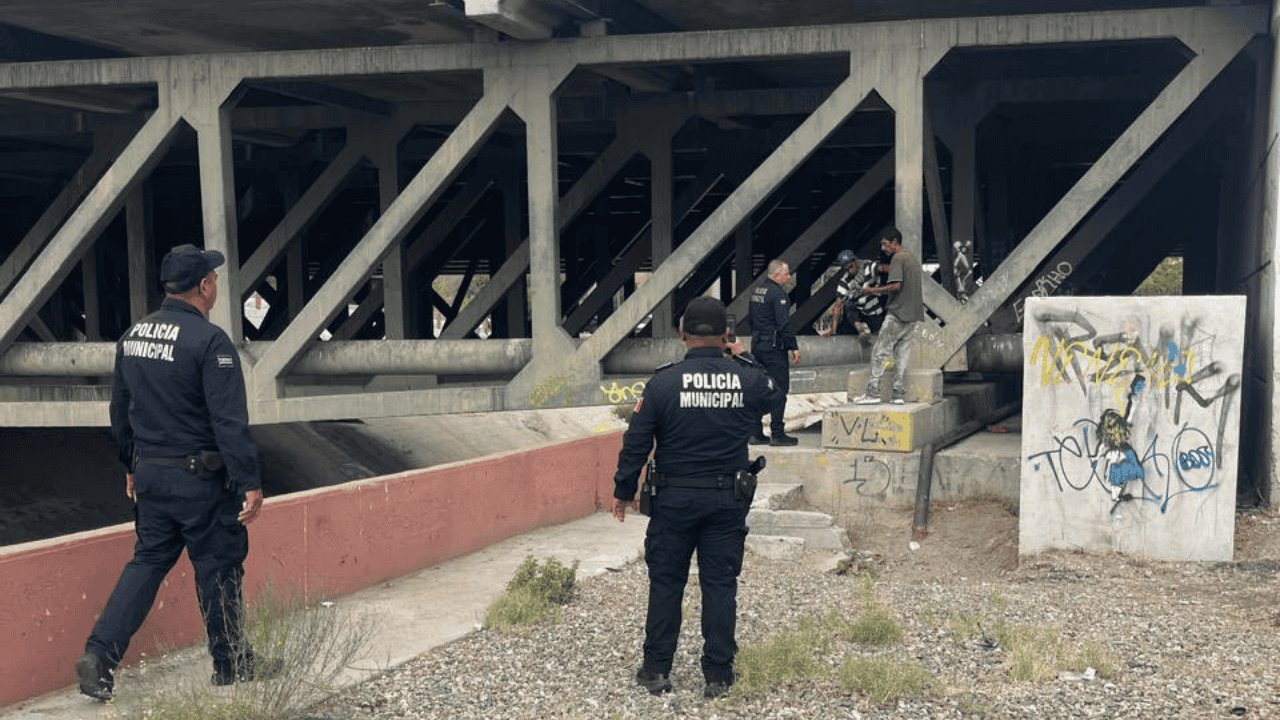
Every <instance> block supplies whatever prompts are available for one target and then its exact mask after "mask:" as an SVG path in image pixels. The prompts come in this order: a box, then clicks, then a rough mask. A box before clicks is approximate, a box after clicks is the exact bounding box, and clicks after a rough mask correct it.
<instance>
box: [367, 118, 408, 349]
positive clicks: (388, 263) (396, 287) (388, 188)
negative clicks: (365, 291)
mask: <svg viewBox="0 0 1280 720" xmlns="http://www.w3.org/2000/svg"><path fill="white" fill-rule="evenodd" d="M397 141H398V138H397V139H394V140H392V141H391V143H390V144H384V145H382V146H381V147H379V148H378V149H377V151H376V152H375V153H374V154H373V164H374V167H375V168H376V169H377V171H378V214H382V213H385V212H386V211H387V208H389V207H391V203H393V202H395V201H396V196H397V195H399V194H400V163H399V157H398V152H397V150H398V147H397V145H398V142H397ZM407 269H408V268H407V267H406V266H405V247H404V243H403V242H396V243H393V244H392V245H391V249H390V250H389V251H387V256H386V257H384V258H383V259H382V303H383V305H382V317H383V320H384V322H385V323H386V328H385V332H386V335H387V339H388V340H404V339H405V337H407V336H406V335H405V315H406V312H405V310H406V307H407V305H406V302H407V300H408V298H407V295H406V293H405V282H406V270H407Z"/></svg>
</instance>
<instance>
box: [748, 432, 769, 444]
mask: <svg viewBox="0 0 1280 720" xmlns="http://www.w3.org/2000/svg"><path fill="white" fill-rule="evenodd" d="M747 444H748V445H768V444H769V438H767V437H765V436H764V433H762V432H760V431H759V430H757V431H756V434H755V435H752V436H751V437H750V438H748V439H747Z"/></svg>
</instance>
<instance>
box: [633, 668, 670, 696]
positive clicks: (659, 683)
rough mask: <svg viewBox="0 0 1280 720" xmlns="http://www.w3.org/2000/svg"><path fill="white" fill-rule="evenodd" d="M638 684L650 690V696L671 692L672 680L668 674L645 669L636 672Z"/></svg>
mask: <svg viewBox="0 0 1280 720" xmlns="http://www.w3.org/2000/svg"><path fill="white" fill-rule="evenodd" d="M636 683H637V684H638V685H640V686H641V687H643V688H644V689H645V690H648V691H649V694H650V695H661V694H663V693H669V692H671V678H669V677H667V675H666V673H656V672H650V671H649V670H647V669H645V668H644V667H641V668H640V669H639V670H636Z"/></svg>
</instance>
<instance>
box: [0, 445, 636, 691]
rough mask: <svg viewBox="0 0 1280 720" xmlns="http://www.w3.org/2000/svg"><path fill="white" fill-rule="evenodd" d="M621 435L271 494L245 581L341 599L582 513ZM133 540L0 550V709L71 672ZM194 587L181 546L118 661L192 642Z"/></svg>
mask: <svg viewBox="0 0 1280 720" xmlns="http://www.w3.org/2000/svg"><path fill="white" fill-rule="evenodd" d="M620 445H621V433H611V434H608V435H600V436H596V437H590V438H585V439H582V440H575V441H572V442H568V443H563V444H560V445H553V446H548V447H542V448H537V449H533V450H527V451H517V452H512V453H506V454H503V455H496V456H490V457H487V458H482V459H479V460H473V461H468V462H464V463H454V464H450V465H442V466H439V467H434V468H430V469H427V470H414V471H410V472H406V473H401V474H399V475H389V476H386V477H381V478H373V479H369V480H362V481H360V482H354V483H348V484H346V485H340V486H337V487H331V488H323V489H319V490H312V491H308V492H305V493H298V494H295V495H289V496H287V497H283V498H278V499H272V500H268V501H267V504H266V507H265V508H264V511H263V513H262V515H261V516H260V517H259V518H258V520H257V521H256V522H255V523H254V524H253V525H251V526H250V529H249V543H250V550H249V559H248V561H247V562H246V566H245V570H246V587H247V588H249V589H250V596H252V588H254V587H257V586H259V585H260V584H262V583H264V582H270V583H271V584H272V585H273V586H274V587H275V588H276V590H277V591H281V590H284V591H286V592H287V591H290V590H302V591H304V592H305V593H306V595H307V597H308V598H311V599H317V598H321V597H331V596H336V595H342V594H344V593H349V592H353V591H355V590H359V589H361V588H365V587H368V586H370V585H373V584H376V583H379V582H382V581H384V580H389V579H391V578H395V577H399V576H401V575H407V574H409V573H411V572H414V571H415V570H418V569H420V568H423V567H427V566H429V565H433V564H436V563H439V562H442V561H444V560H448V559H450V558H454V557H458V556H460V555H464V554H466V553H468V552H472V551H475V550H479V549H481V548H483V547H486V546H488V545H491V544H493V543H495V542H497V541H499V540H503V539H506V538H509V537H512V536H514V535H519V534H521V533H524V532H527V531H529V530H533V529H535V528H539V527H544V526H547V525H554V524H557V523H562V522H566V521H569V520H573V519H576V518H579V517H583V516H585V515H589V514H591V513H592V512H594V511H595V510H596V509H597V508H598V507H602V506H603V504H604V502H605V501H606V499H607V498H609V497H610V496H611V495H612V493H613V469H614V467H615V463H616V461H617V455H618V449H619V447H620ZM133 540H134V536H133V526H132V525H117V526H114V527H110V528H104V529H101V530H94V531H90V532H84V533H77V534H75V535H68V536H65V537H60V538H56V539H52V540H43V541H38V542H33V543H24V544H21V545H13V546H10V547H6V548H0V584H3V592H0V638H3V639H4V643H3V645H4V650H3V651H2V652H0V706H4V705H9V704H12V703H15V702H17V701H19V700H23V699H25V698H29V697H33V696H35V695H40V694H42V693H46V692H50V691H52V690H56V689H58V688H62V687H66V686H67V685H69V684H73V683H74V682H75V674H74V672H73V669H72V666H73V664H74V662H75V659H76V658H77V657H79V656H80V655H81V654H82V653H83V652H84V641H85V638H86V637H87V636H88V634H89V631H90V629H92V627H93V623H94V621H95V619H96V618H97V615H98V613H99V612H100V611H101V609H102V607H103V606H104V605H105V604H106V601H107V596H108V595H110V594H111V589H112V588H113V587H114V586H115V582H116V579H117V578H118V577H119V575H120V570H121V568H123V567H124V564H125V563H126V562H128V560H129V558H130V557H131V556H132V550H133ZM193 583H194V580H193V573H192V569H191V565H190V563H188V561H187V559H186V555H185V553H184V555H183V557H182V559H181V560H179V561H178V565H177V566H176V567H175V568H174V569H173V571H172V572H171V573H170V574H169V577H168V579H167V580H166V582H165V585H164V587H162V588H161V590H160V593H159V595H157V597H156V603H155V605H154V606H153V607H152V610H151V615H150V616H149V617H148V619H147V622H146V623H145V624H144V625H143V626H142V629H141V631H139V633H138V635H137V636H135V637H134V640H133V645H132V647H131V648H130V652H129V657H128V658H127V659H126V661H127V662H132V661H134V660H136V659H137V658H138V657H139V655H140V654H141V653H144V652H147V653H149V652H153V651H154V649H155V648H156V647H165V648H175V647H184V646H188V645H191V644H194V643H197V642H201V641H202V639H203V635H204V632H203V627H202V625H201V622H200V615H199V612H198V611H197V609H196V601H195V589H194V586H193Z"/></svg>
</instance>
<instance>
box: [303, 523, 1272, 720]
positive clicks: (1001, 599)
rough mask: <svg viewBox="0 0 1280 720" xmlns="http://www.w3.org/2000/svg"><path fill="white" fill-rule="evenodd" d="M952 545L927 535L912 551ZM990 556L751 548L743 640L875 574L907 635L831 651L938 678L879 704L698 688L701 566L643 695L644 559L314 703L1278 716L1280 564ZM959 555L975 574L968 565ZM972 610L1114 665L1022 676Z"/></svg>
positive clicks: (449, 711)
mask: <svg viewBox="0 0 1280 720" xmlns="http://www.w3.org/2000/svg"><path fill="white" fill-rule="evenodd" d="M993 517H995V519H994V520H993V519H992V518H993ZM967 521H981V522H986V523H988V524H990V523H992V522H996V523H999V522H1004V523H1012V522H1016V520H1015V519H1013V518H1012V516H1009V515H1008V513H1006V512H1004V511H1002V510H998V509H994V508H992V507H987V508H982V509H981V512H979V513H978V514H977V516H976V517H967V518H965V517H957V518H955V519H954V520H953V522H955V523H956V524H957V525H958V526H963V525H965V524H966V522H967ZM1253 522H1254V524H1255V525H1257V522H1258V518H1254V519H1253ZM1261 523H1262V524H1263V525H1266V526H1267V527H1265V528H1260V527H1253V528H1252V530H1251V532H1252V533H1253V535H1255V536H1258V537H1268V538H1270V537H1274V536H1275V535H1276V534H1277V533H1276V531H1278V530H1280V519H1276V518H1271V519H1267V518H1262V519H1261ZM970 527H973V526H972V525H970ZM900 537H901V536H900ZM854 539H855V543H856V541H857V540H858V538H857V535H856V534H855V537H854ZM944 541H945V539H944V538H938V537H931V538H930V539H929V540H926V542H925V543H924V545H923V547H922V548H921V550H920V551H919V552H918V553H916V554H920V553H927V552H929V551H930V545H931V544H932V543H938V542H944ZM902 544H903V545H905V540H904V541H903V543H902ZM864 547H865V545H864ZM939 547H940V546H939ZM940 549H941V548H940ZM949 549H954V546H952V548H949ZM1006 550H1007V549H1006ZM992 552H993V551H992V549H991V548H990V547H985V548H977V549H974V550H973V551H972V552H969V553H965V554H963V557H959V558H958V559H956V560H954V561H950V562H951V568H950V569H951V572H950V573H947V576H946V577H922V576H921V574H920V573H918V572H916V573H911V572H906V571H902V572H895V566H896V565H897V564H898V563H897V561H896V560H895V559H894V558H891V557H890V558H887V559H886V556H885V555H884V554H880V553H869V554H867V555H865V556H864V557H865V559H866V560H867V562H865V563H860V564H859V567H866V569H864V570H862V571H861V572H858V573H851V574H845V575H837V574H834V573H831V572H824V571H823V570H822V569H820V567H819V565H820V563H818V562H815V561H813V560H816V558H811V559H810V560H809V561H806V562H784V561H774V560H766V559H763V558H760V557H755V556H752V555H748V556H747V560H746V563H745V566H744V570H743V575H742V579H741V589H740V591H739V623H738V642H739V644H740V646H742V647H748V646H752V645H755V644H758V643H760V642H762V641H764V640H766V639H768V638H769V637H770V636H773V635H775V634H777V633H779V632H782V631H784V630H787V629H790V628H793V627H795V626H796V625H797V624H798V623H799V622H800V621H801V619H803V618H806V617H810V618H815V619H820V618H822V617H823V616H825V615H826V614H827V613H828V612H829V611H830V610H831V609H833V608H835V609H837V610H839V611H840V612H841V613H842V614H843V615H844V616H845V617H847V618H853V617H854V616H856V615H857V613H858V612H859V610H860V609H861V608H862V607H864V605H865V602H866V601H865V593H864V592H863V588H864V587H865V586H866V585H867V583H868V580H867V578H871V580H872V581H873V583H874V593H875V596H876V598H877V599H878V601H879V602H880V603H882V604H883V605H885V606H887V607H888V608H890V609H891V611H892V612H893V613H894V614H895V615H896V616H897V618H898V620H899V622H900V623H901V625H902V628H903V631H904V633H903V639H902V641H901V642H899V643H896V644H894V645H891V646H889V647H887V648H883V649H874V650H868V649H865V648H862V647H859V646H855V645H852V644H849V643H845V642H843V641H836V642H834V643H833V645H832V647H831V652H830V653H829V654H828V655H825V656H823V658H824V661H825V662H827V663H828V664H830V665H836V664H838V663H839V662H840V661H841V660H842V659H843V658H845V657H850V656H858V655H878V656H885V657H888V658H893V659H896V660H903V661H915V662H918V663H919V664H920V665H921V666H923V667H924V668H925V669H926V670H927V671H928V672H929V673H930V674H931V675H932V676H933V677H934V679H935V682H934V685H933V687H931V688H930V689H928V690H926V691H924V692H923V693H922V694H918V695H915V696H912V697H906V698H899V699H897V700H896V701H890V702H889V703H887V704H884V705H876V704H874V703H872V702H870V701H869V700H868V699H867V698H865V697H862V696H859V695H856V694H850V693H849V692H846V691H844V690H842V689H841V687H840V685H839V684H838V682H837V681H835V680H834V679H831V678H828V679H821V680H813V681H806V682H803V683H797V684H795V685H793V686H787V687H777V688H775V689H774V690H773V691H771V692H770V693H768V694H766V695H764V696H762V697H756V698H751V699H742V698H733V697H730V698H729V699H725V700H720V701H715V702H711V701H707V700H704V699H703V698H702V686H703V682H702V677H701V673H700V671H699V669H698V655H699V652H700V650H701V637H700V635H699V629H698V622H697V618H698V613H699V597H698V592H697V589H696V580H695V577H691V578H690V580H691V588H690V590H689V592H688V594H687V595H686V607H687V609H688V610H687V613H686V622H685V625H684V628H683V629H682V632H681V638H680V648H679V652H678V654H677V657H676V664H675V668H674V669H673V672H672V681H673V683H674V684H675V687H676V691H675V692H674V693H672V694H670V695H667V696H662V697H653V696H650V695H648V694H647V693H645V692H644V691H643V690H642V689H640V688H639V687H637V686H636V685H634V684H633V682H632V674H633V673H634V671H635V668H636V667H637V665H639V663H640V644H641V640H642V625H643V619H644V610H645V598H646V593H647V582H646V575H645V569H644V566H643V564H642V563H636V564H632V565H629V566H627V567H624V568H620V569H618V571H617V572H612V573H607V574H606V575H604V576H602V577H598V578H593V579H590V580H586V581H584V582H582V583H581V584H580V594H579V596H578V598H577V599H576V600H575V601H574V602H573V603H571V604H570V605H568V606H566V607H565V608H564V609H563V611H562V614H561V616H560V618H559V620H558V622H555V623H551V624H546V625H543V626H539V627H535V628H532V629H528V630H525V631H522V632H519V633H514V634H512V633H505V634H504V633H498V632H492V631H482V632H478V633H475V634H473V635H471V636H469V637H467V638H464V639H462V640H459V641H457V642H455V643H452V644H450V645H448V646H445V647H441V648H438V649H436V650H434V651H432V652H430V653H427V654H426V655H423V656H421V657H419V658H417V659H416V660H414V661H412V662H410V663H408V664H406V665H404V666H401V667H400V668H397V669H395V670H393V671H391V672H389V673H387V674H385V675H383V676H381V677H379V678H376V679H374V680H372V681H370V682H368V683H365V684H363V685H361V686H359V687H357V688H353V689H352V690H350V691H348V692H347V693H345V694H344V695H342V696H340V697H338V698H335V699H333V700H332V701H330V702H329V703H326V705H325V706H323V707H321V708H317V710H316V714H315V717H317V718H325V719H326V720H365V719H368V718H451V719H452V718H674V717H680V718H890V717H892V718H959V717H1043V718H1086V717H1087V718H1095V717H1097V718H1213V717H1237V716H1243V717H1280V685H1278V684H1277V682H1278V678H1280V663H1277V660H1280V651H1278V650H1277V633H1278V632H1280V631H1278V630H1277V626H1280V615H1277V608H1276V599H1277V595H1278V593H1277V591H1278V590H1280V562H1276V559H1275V558H1271V559H1268V558H1258V557H1251V556H1250V555H1251V554H1250V553H1248V552H1244V553H1242V552H1237V557H1238V558H1240V557H1242V556H1243V559H1242V560H1239V561H1237V562H1235V563H1230V564H1220V565H1212V564H1200V565H1189V564H1172V563H1154V562H1146V561H1142V560H1136V559H1132V558H1125V557H1121V556H1114V555H1112V556H1086V555H1079V554H1070V553H1065V554H1051V555H1045V556H1041V557H1038V558H1035V559H1033V560H1030V561H1027V562H1024V563H1022V564H1021V565H1020V566H1016V567H1010V568H1009V569H1007V570H1001V571H998V572H991V571H990V568H991V557H990V556H991V554H992ZM1268 552H1269V551H1268ZM1256 554H1257V553H1253V555H1256ZM965 563H969V564H970V565H971V567H972V569H973V570H974V572H972V573H966V572H965ZM904 564H905V563H904ZM1010 565H1012V563H1010ZM984 571H986V572H984ZM970 576H972V578H971V577H970ZM966 614H969V615H979V616H983V617H985V618H986V620H985V621H984V622H986V623H988V624H990V623H995V622H998V621H1003V622H1005V623H1011V624H1016V625H1018V626H1025V627H1034V628H1043V629H1055V630H1058V631H1060V632H1061V635H1062V637H1063V638H1064V639H1065V640H1066V641H1068V642H1069V643H1072V644H1079V645H1083V644H1085V643H1096V644H1097V645H1098V646H1100V647H1101V648H1103V649H1104V650H1105V651H1106V652H1107V653H1109V654H1110V655H1111V656H1112V657H1113V658H1114V659H1115V660H1116V664H1117V670H1116V672H1115V673H1114V674H1112V675H1111V676H1110V677H1106V678H1103V677H1099V678H1097V679H1094V680H1091V681H1079V680H1066V679H1060V678H1057V677H1054V678H1053V679H1048V680H1043V681H1040V682H1014V681H1012V680H1011V679H1010V675H1009V657H1008V655H1009V653H1008V652H1007V651H1006V650H1005V649H1002V648H999V647H995V648H992V647H990V646H989V645H987V644H984V643H983V642H982V641H981V639H980V638H977V637H966V636H964V632H963V630H962V625H961V624H960V623H959V622H958V621H957V619H958V618H960V617H961V616H963V615H966ZM1080 669H1083V668H1080Z"/></svg>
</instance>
